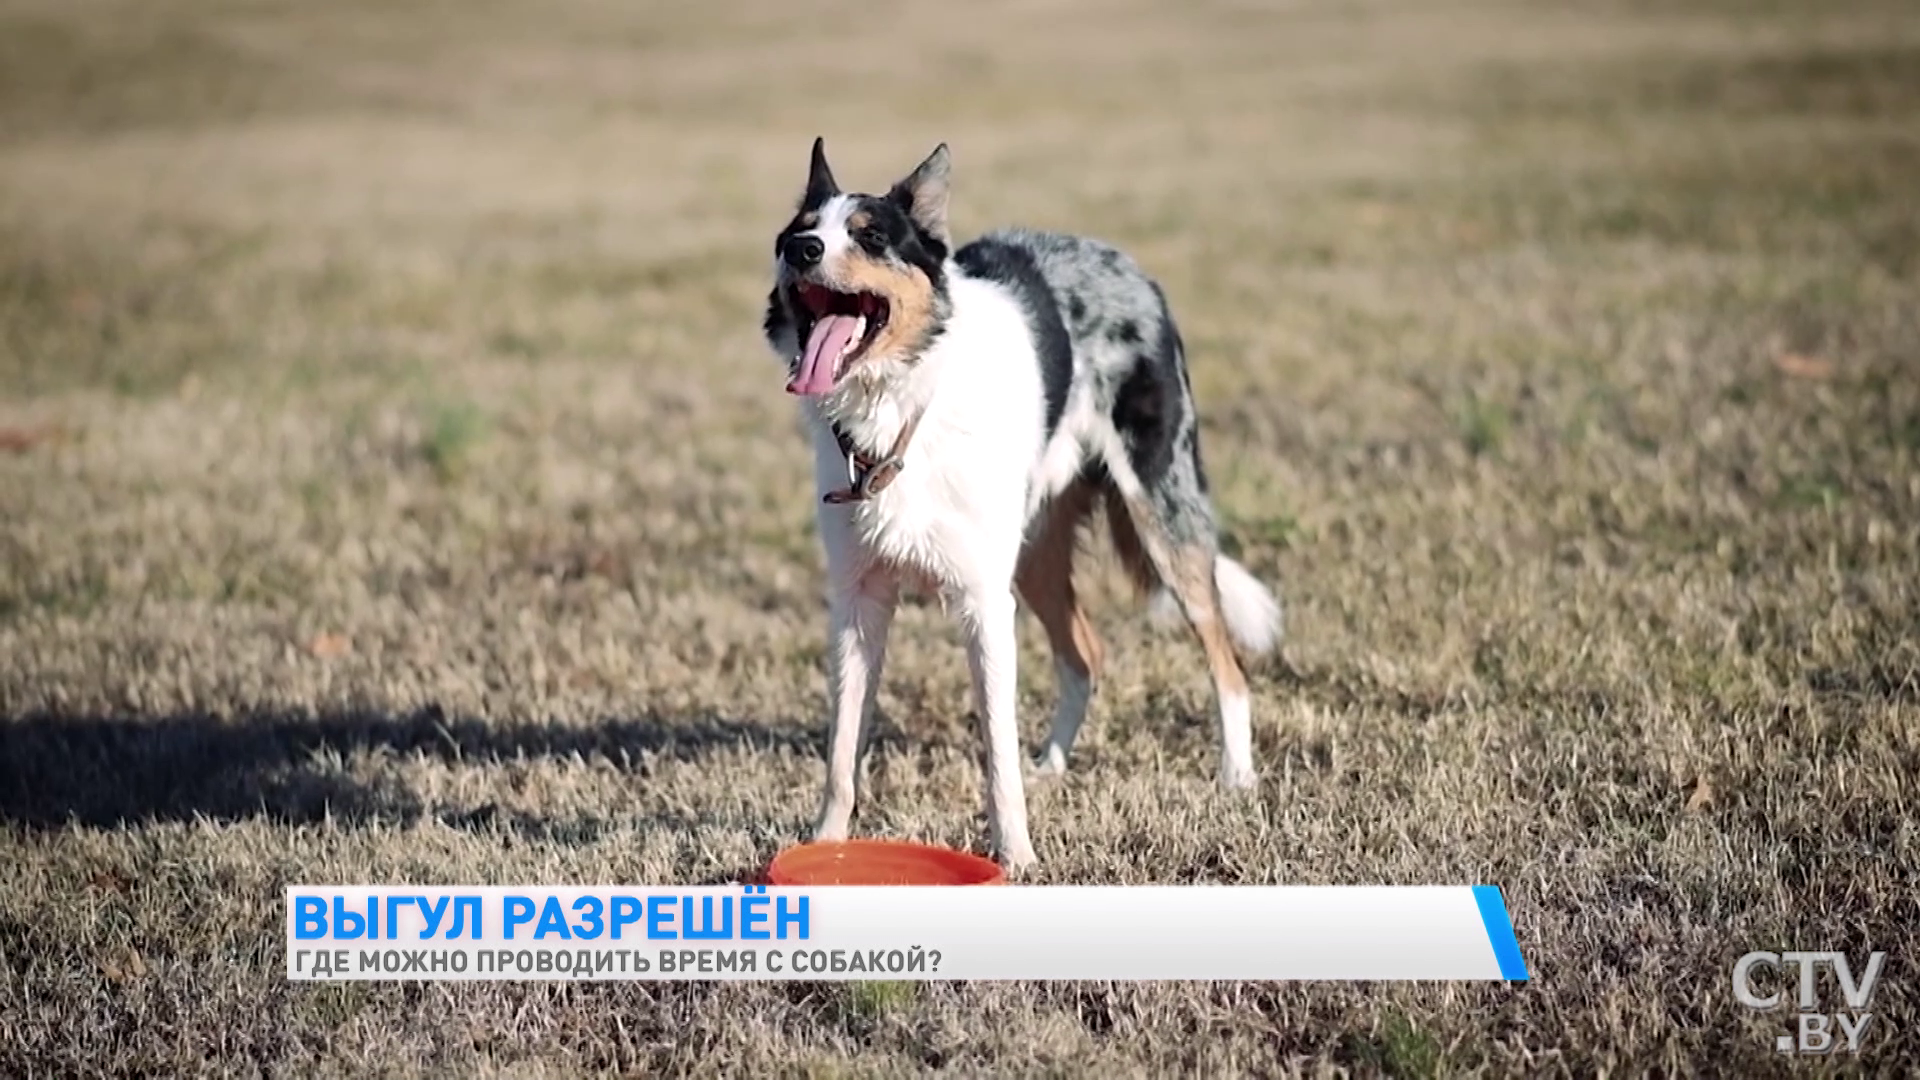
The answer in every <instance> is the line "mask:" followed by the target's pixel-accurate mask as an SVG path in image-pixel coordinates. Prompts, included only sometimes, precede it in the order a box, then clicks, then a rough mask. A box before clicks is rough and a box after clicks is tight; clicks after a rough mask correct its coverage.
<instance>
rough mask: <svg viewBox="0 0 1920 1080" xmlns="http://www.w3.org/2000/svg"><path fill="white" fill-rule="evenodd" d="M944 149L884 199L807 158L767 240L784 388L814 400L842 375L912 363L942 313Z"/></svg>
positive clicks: (818, 157)
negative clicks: (794, 201)
mask: <svg viewBox="0 0 1920 1080" xmlns="http://www.w3.org/2000/svg"><path fill="white" fill-rule="evenodd" d="M947 172H948V166H947V147H946V144H944V143H943V144H941V145H940V146H939V147H938V148H937V149H935V150H934V152H933V153H932V154H930V155H928V157H927V160H925V161H923V162H921V163H920V165H919V167H918V168H916V169H914V170H913V172H911V173H909V174H908V175H907V177H906V179H904V180H901V181H900V182H899V183H897V184H895V185H893V187H892V188H891V189H889V190H888V191H887V193H886V194H885V195H862V194H857V193H850V192H843V191H841V190H840V185H839V184H837V183H835V182H834V179H833V170H832V169H830V168H828V167H827V152H826V143H825V140H823V139H815V140H814V141H813V161H812V164H811V166H810V168H809V169H808V173H807V189H806V194H805V195H803V196H802V197H801V199H800V207H799V210H798V211H797V212H796V213H795V215H794V218H793V220H792V221H791V222H789V223H788V224H787V227H786V228H784V229H782V230H780V235H779V237H778V238H776V239H775V240H774V244H773V261H774V287H773V295H772V296H771V297H770V298H769V300H768V308H767V319H766V331H767V339H768V341H770V342H772V343H773V347H774V348H775V349H776V350H779V351H781V352H783V353H784V354H785V355H786V358H787V361H788V363H789V366H790V378H789V380H788V382H787V390H788V392H790V393H794V394H805V395H807V396H810V397H811V396H819V395H822V394H827V393H831V392H832V391H833V390H835V389H836V388H838V387H839V386H840V385H841V384H842V382H843V381H844V380H846V379H849V378H859V379H863V380H870V381H873V382H876V383H878V382H884V381H885V380H886V379H887V378H888V377H889V376H891V375H894V374H897V373H899V372H900V371H901V370H903V369H904V368H905V367H907V366H910V365H912V364H913V363H914V361H915V359H916V358H917V357H918V356H919V355H920V353H921V352H922V351H923V350H924V349H925V348H926V347H927V345H928V344H929V343H930V342H931V341H932V340H933V338H934V337H935V336H936V335H938V334H939V332H940V328H941V325H942V324H943V323H944V321H945V319H946V315H947V295H946V279H945V273H944V271H943V267H944V266H945V264H946V259H947V251H948V245H949V243H950V241H949V239H948V235H947Z"/></svg>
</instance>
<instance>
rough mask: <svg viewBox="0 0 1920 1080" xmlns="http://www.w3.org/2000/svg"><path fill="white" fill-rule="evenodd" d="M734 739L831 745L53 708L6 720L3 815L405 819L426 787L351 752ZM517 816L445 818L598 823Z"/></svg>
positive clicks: (521, 753) (732, 723)
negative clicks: (378, 775) (399, 779)
mask: <svg viewBox="0 0 1920 1080" xmlns="http://www.w3.org/2000/svg"><path fill="white" fill-rule="evenodd" d="M734 749H739V750H749V749H753V750H765V749H784V750H787V751H790V752H793V753H799V754H805V755H817V754H819V753H820V750H821V745H820V737H819V733H818V732H817V731H814V730H811V729H806V728H802V727H800V726H799V725H797V724H788V723H778V722H775V723H766V724H762V723H757V722H752V723H750V722H745V721H740V720H732V719H726V718H720V717H713V716H650V717H646V718H644V719H637V720H610V721H607V722H605V723H601V724H594V725H579V726H573V725H560V724H498V723H487V722H484V721H481V720H475V719H456V718H451V717H448V716H446V715H445V714H444V713H443V712H442V711H441V710H439V709H437V708H427V709H421V710H417V711H415V712H413V713H410V714H407V715H403V716H392V715H383V714H379V713H329V714H322V715H319V716H309V715H302V714H295V713H286V714H275V713H267V714H261V715H252V716H245V717H239V718H234V719H221V718H218V717H212V716H204V715H193V714H188V715H176V716H166V717H158V718H145V717H120V716H85V715H82V716H67V715H60V714H57V713H43V714H35V715H29V716H26V717H23V718H20V719H14V720H0V823H7V824H13V825H17V826H21V827H24V828H27V829H34V830H45V829H57V828H61V827H63V826H68V825H86V826H95V827H113V826H118V825H127V824H140V823H147V822H166V821H193V820H197V819H201V818H208V819H213V820H216V821H240V820H252V819H266V820H271V821H279V822H283V823H287V824H296V825H297V824H306V823H312V822H318V821H322V820H327V819H331V820H333V821H336V822H348V823H366V822H373V821H380V822H386V823H393V824H405V823H408V822H411V821H414V820H416V819H418V818H419V817H420V816H421V815H422V814H423V813H425V808H424V807H423V805H422V803H421V801H420V800H419V798H418V797H417V796H415V795H414V794H413V793H412V792H410V791H408V790H407V789H406V788H404V787H403V786H401V785H399V784H396V783H394V782H392V781H390V780H389V781H375V782H368V781H366V780H363V779H360V778H357V777H353V776H350V775H349V774H348V772H347V769H346V767H345V759H346V758H347V757H349V756H350V755H352V754H353V753H355V752H356V751H364V750H372V751H376V752H390V753H393V754H398V755H416V754H417V755H424V756H428V757H432V758H437V759H439V760H442V761H448V762H475V763H480V762H511V761H516V760H522V759H531V758H573V757H578V758H580V759H581V760H585V761H592V760H596V759H597V760H603V761H607V762H610V763H612V764H613V765H614V766H615V767H617V768H619V769H620V770H622V771H626V772H631V773H633V774H635V776H636V777H642V778H643V777H645V776H646V775H647V774H648V773H649V772H650V771H651V768H652V765H651V763H652V762H653V761H655V760H658V759H660V758H666V759H668V760H673V761H691V760H698V759H701V758H705V757H708V756H711V755H713V754H717V753H724V752H726V751H728V750H734ZM511 816H512V815H505V814H503V813H502V812H499V811H496V810H494V808H492V807H487V808H483V809H481V810H479V811H473V812H468V813H465V814H460V815H456V816H455V817H456V818H457V820H455V819H450V820H448V821H447V822H446V824H449V825H452V826H454V827H457V828H469V829H487V828H493V827H506V828H511V829H514V830H516V831H520V832H529V831H531V832H537V833H539V834H541V835H543V836H551V837H552V838H555V839H566V838H567V837H565V836H563V835H561V834H562V833H565V832H567V831H568V830H570V829H574V830H577V829H579V828H588V827H590V826H589V825H583V824H581V823H574V824H573V825H567V824H565V823H546V822H538V821H532V820H524V821H523V820H517V819H515V820H508V818H509V817H511ZM576 839H578V838H576ZM586 839H591V837H587V838H586Z"/></svg>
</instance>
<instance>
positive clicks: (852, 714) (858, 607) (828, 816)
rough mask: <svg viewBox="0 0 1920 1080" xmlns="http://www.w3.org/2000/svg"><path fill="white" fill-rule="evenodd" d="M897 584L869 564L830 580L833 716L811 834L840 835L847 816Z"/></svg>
mask: <svg viewBox="0 0 1920 1080" xmlns="http://www.w3.org/2000/svg"><path fill="white" fill-rule="evenodd" d="M897 599H898V590H897V587H896V585H895V583H894V581H893V578H892V576H891V575H890V574H888V573H886V572H885V571H883V570H881V569H878V568H874V567H869V568H866V569H865V570H863V571H861V572H859V574H858V576H854V577H852V580H848V581H841V580H839V579H838V578H836V580H835V581H834V584H833V598H832V601H831V603H830V605H829V606H830V607H831V616H830V620H829V629H828V640H827V650H828V659H827V663H828V668H829V677H828V683H829V687H830V692H831V697H832V702H831V708H832V710H833V716H832V719H831V721H830V724H829V734H828V736H827V786H826V791H825V792H824V793H823V794H822V795H821V798H820V816H819V817H818V818H816V819H815V820H814V825H813V838H814V839H815V840H845V839H846V838H847V829H848V827H849V826H850V825H851V824H852V820H853V803H854V793H855V790H856V788H857V786H858V777H859V771H860V759H861V758H862V757H864V756H865V754H866V743H867V727H868V724H869V723H870V722H871V718H872V716H873V702H874V698H875V697H877V696H878V695H879V692H880V670H881V668H882V667H883V666H884V664H885V662H886V654H887V628H888V627H889V626H890V625H892V623H893V609H894V604H895V602H896V601H897Z"/></svg>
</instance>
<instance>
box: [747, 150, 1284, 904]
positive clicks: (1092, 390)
mask: <svg viewBox="0 0 1920 1080" xmlns="http://www.w3.org/2000/svg"><path fill="white" fill-rule="evenodd" d="M947 191H948V155H947V148H946V146H945V145H944V144H943V145H941V146H940V147H939V148H937V149H935V150H934V152H933V153H932V154H931V155H930V156H929V157H928V158H927V159H926V160H925V161H923V162H921V163H920V165H919V167H917V168H915V169H914V170H913V172H912V173H911V174H909V175H908V176H907V177H906V178H905V179H903V180H901V181H900V182H899V183H897V184H895V185H893V187H892V188H891V189H890V190H889V191H888V192H887V193H886V194H884V195H861V194H856V193H851V192H843V191H841V190H840V186H839V185H838V184H837V183H836V182H835V181H834V177H833V172H832V170H831V169H830V168H829V167H828V165H827V158H826V151H825V145H824V142H823V141H822V140H815V141H814V144H813V160H812V163H811V168H810V170H809V173H808V177H807V187H806V193H805V195H804V196H803V197H802V198H801V200H800V206H799V209H798V212H797V213H796V214H795V216H794V218H793V220H792V221H791V222H789V223H788V225H787V227H786V228H785V229H782V230H781V232H780V234H779V236H778V237H777V238H776V239H775V241H774V245H773V248H774V277H775V282H774V287H773V291H772V294H771V295H770V296H769V297H768V301H767V313H766V320H765V324H764V325H765V331H766V336H767V341H768V343H769V344H770V345H772V347H773V350H774V352H775V353H776V354H777V355H778V356H779V358H780V359H781V361H782V362H784V363H785V364H786V365H787V372H788V382H787V391H788V392H789V393H791V394H794V395H796V396H798V397H799V398H800V399H801V408H802V412H803V414H804V417H805V420H806V427H807V428H808V430H809V431H810V432H811V437H812V441H813V456H814V476H815V482H816V484H817V486H818V490H817V496H818V498H819V506H818V519H819V528H820V534H821V538H822V540H823V541H824V543H825V546H826V554H827V571H828V576H829V577H830V579H831V588H830V596H829V608H830V618H829V630H828V634H829V638H828V655H829V664H830V669H831V673H830V679H829V682H830V709H831V713H832V717H831V734H830V737H829V745H828V754H827V756H828V762H827V783H826V790H825V794H824V796H823V798H822V799H821V804H820V812H819V817H818V819H817V820H816V822H815V825H814V837H815V838H816V839H818V840H839V839H844V838H845V837H846V835H847V829H848V825H849V823H850V819H851V817H852V814H853V806H854V791H855V777H856V773H857V771H858V769H857V766H858V765H859V763H860V759H861V757H862V755H863V754H864V751H865V744H866V736H867V730H866V729H867V726H868V723H869V721H870V716H871V713H872V709H873V702H874V697H875V694H876V690H877V686H878V681H879V678H880V672H881V665H882V661H883V659H884V657H885V655H886V646H887V629H888V626H889V625H890V623H891V622H892V617H893V611H894V605H895V603H896V599H897V597H898V595H899V592H900V590H901V588H902V587H903V586H912V587H917V588H921V589H926V590H929V591H931V592H933V593H936V594H938V595H939V596H941V597H942V598H944V600H945V601H946V604H947V607H948V610H950V611H955V612H957V613H958V615H959V617H960V620H961V622H962V625H963V627H964V629H965V632H966V639H967V660H968V666H969V667H970V669H971V671H972V675H973V689H974V695H975V698H976V703H977V706H978V710H979V715H980V718H981V724H982V727H983V728H984V732H983V734H984V737H985V741H986V770H985V771H986V810H987V819H988V823H989V827H990V829H991V836H992V842H993V849H994V852H995V853H996V854H997V856H998V857H999V859H1000V861H1001V862H1002V864H1004V865H1005V866H1007V867H1009V868H1011V869H1015V870H1018V869H1022V868H1025V867H1028V866H1030V865H1032V864H1033V862H1034V853H1033V841H1032V839H1031V837H1030V836H1029V834H1028V831H1027V803H1026V792H1025V789H1024V787H1023V786H1022V775H1021V766H1022V760H1021V753H1020V741H1019V730H1018V727H1019V725H1018V723H1017V721H1016V717H1015V715H1014V706H1015V698H1016V694H1015V682H1014V663H1015V659H1016V651H1017V649H1016V643H1015V642H1016V638H1015V622H1014V620H1015V611H1016V607H1015V595H1016V593H1017V594H1018V596H1019V597H1020V598H1021V599H1023V600H1024V601H1025V602H1026V605H1027V607H1029V608H1030V609H1031V610H1032V611H1033V613H1034V614H1035V615H1037V616H1039V619H1040V622H1041V623H1042V624H1043V625H1044V626H1045V628H1046V632H1047V638H1048V641H1049V643H1050V644H1051V646H1052V649H1053V656H1054V666H1055V669H1056V671H1057V674H1058V678H1059V687H1060V700H1059V704H1058V707H1057V708H1056V709H1055V710H1054V713H1053V721H1052V727H1051V732H1050V734H1049V736H1048V738H1047V740H1046V743H1045V745H1044V746H1043V747H1042V748H1041V751H1040V755H1039V759H1038V761H1037V763H1036V765H1035V768H1036V770H1037V771H1038V772H1040V773H1058V772H1061V771H1062V770H1064V769H1065V768H1066V764H1067V757H1068V754H1069V753H1070V752H1071V751H1072V749H1073V740H1074V736H1075V735H1076V734H1078V733H1079V730H1080V724H1081V721H1082V720H1083V719H1084V718H1085V717H1086V713H1087V705H1088V703H1089V701H1090V700H1091V698H1092V695H1093V689H1094V684H1095V682H1096V680H1097V679H1098V678H1099V672H1100V660H1101V646H1100V641H1099V639H1098V638H1097V637H1095V635H1094V632H1093V627H1092V625H1091V624H1090V623H1089V622H1088V621H1087V617H1086V615H1085V613H1084V612H1083V611H1082V610H1081V609H1080V606H1079V604H1078V602H1077V601H1076V600H1075V598H1074V588H1073V577H1072V570H1073V559H1074V554H1075V551H1076V548H1077V541H1078V539H1079V536H1080V532H1081V529H1082V526H1083V525H1084V524H1085V523H1086V522H1088V520H1089V519H1091V518H1092V517H1093V515H1094V514H1095V513H1096V512H1098V511H1104V516H1105V518H1106V521H1107V526H1108V528H1109V530H1110V531H1111V533H1112V537H1113V544H1114V548H1115V550H1116V551H1117V552H1118V553H1119V555H1120V557H1121V561H1122V562H1123V563H1124V564H1125V566H1126V568H1127V570H1128V572H1129V574H1130V576H1131V577H1132V578H1133V580H1134V581H1135V582H1136V584H1138V585H1139V586H1140V588H1141V589H1142V590H1143V592H1146V593H1149V594H1156V595H1158V594H1170V595H1171V597H1172V599H1173V600H1174V601H1176V602H1177V605H1178V607H1179V610H1180V611H1181V613H1182V614H1184V615H1185V617H1186V621H1187V623H1188V624H1189V625H1190V626H1191V627H1192V628H1193V631H1194V633H1195V634H1196V635H1197V636H1198V637H1199V639H1200V644H1201V646H1202V648H1203V649H1204V650H1205V652H1206V658H1207V665H1208V667H1209V669H1210V671H1211V673H1212V676H1213V685H1214V690H1215V693H1216V695H1217V698H1218V706H1219V726H1220V781H1221V783H1223V784H1224V785H1226V786H1228V787H1231V788H1244V787H1250V786H1252V785H1253V784H1254V782H1255V777H1254V766H1253V745H1252V735H1251V731H1250V725H1249V716H1248V695H1247V680H1246V676H1245V674H1244V673H1243V671H1242V668H1241V661H1240V655H1242V654H1245V655H1254V654H1259V653H1263V652H1266V651H1268V650H1269V649H1271V648H1272V647H1273V646H1274V644H1275V642H1276V641H1277V639H1278V637H1279V635H1280V622H1281V613H1280V605H1279V602H1278V601H1277V600H1276V599H1275V597H1274V594H1273V593H1272V592H1270V591H1269V590H1268V589H1267V588H1266V587H1265V586H1263V585H1261V584H1260V582H1258V581H1256V580H1255V579H1254V578H1253V577H1252V576H1251V575H1250V574H1249V573H1248V572H1247V571H1246V569H1245V568H1244V567H1242V566H1241V565H1240V564H1238V563H1236V562H1234V561H1233V560H1231V559H1229V558H1227V557H1226V556H1225V555H1223V554H1221V552H1220V549H1219V544H1218V533H1217V527H1216V523H1215V519H1214V512H1213V506H1212V503H1211V501H1210V499H1209V497H1208V494H1207V479H1206V473H1205V471H1204V470H1203V469H1202V467H1201V461H1200V441H1199V433H1198V430H1197V420H1196V418H1195V415H1194V402H1193V392H1192V387H1191V383H1190V381H1189V379H1188V377H1187V368H1186V359H1185V350H1184V349H1183V347H1182V345H1181V341H1180V333H1179V331H1178V330H1177V329H1176V328H1175V326H1174V323H1173V317H1172V315H1171V314H1170V313H1169V312H1168V310H1167V300H1166V296H1165V295H1164V294H1163V293H1162V292H1161V290H1160V286H1159V285H1158V284H1157V283H1155V282H1154V281H1153V280H1152V279H1151V278H1149V277H1147V275H1146V274H1145V273H1144V272H1143V271H1142V270H1141V269H1140V267H1139V266H1138V265H1137V264H1135V263H1134V261H1133V260H1132V259H1130V258H1128V257H1127V256H1126V255H1124V254H1122V253H1121V252H1119V251H1116V250H1114V249H1113V248H1111V247H1108V246H1106V245H1104V244H1101V243H1099V242H1097V241H1093V240H1088V239H1083V238H1080V237H1075V236H1064V235H1058V234H1052V233H1042V232H1032V231H1027V230H1020V229H1011V230H1004V231H999V232H993V233H989V234H987V235H986V236H983V237H981V238H980V239H977V240H975V241H973V242H972V243H970V244H966V245H964V246H962V247H959V248H955V247H953V241H952V239H951V237H950V236H949V235H948V232H947Z"/></svg>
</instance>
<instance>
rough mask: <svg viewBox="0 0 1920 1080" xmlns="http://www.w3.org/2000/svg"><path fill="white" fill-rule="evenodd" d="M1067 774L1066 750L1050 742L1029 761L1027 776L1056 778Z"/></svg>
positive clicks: (1046, 778)
mask: <svg viewBox="0 0 1920 1080" xmlns="http://www.w3.org/2000/svg"><path fill="white" fill-rule="evenodd" d="M1065 775H1067V755H1066V751H1064V750H1061V749H1060V748H1059V747H1057V746H1054V745H1052V744H1051V743H1049V744H1048V745H1047V746H1046V747H1045V748H1044V749H1042V750H1041V751H1040V753H1038V754H1036V755H1035V756H1034V757H1033V758H1031V759H1030V760H1029V761H1028V762H1027V776H1028V778H1030V779H1033V780H1054V779H1057V778H1059V777H1062V776H1065Z"/></svg>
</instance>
